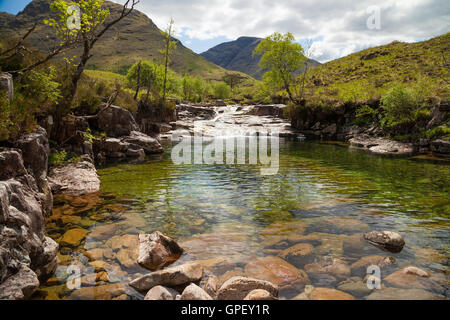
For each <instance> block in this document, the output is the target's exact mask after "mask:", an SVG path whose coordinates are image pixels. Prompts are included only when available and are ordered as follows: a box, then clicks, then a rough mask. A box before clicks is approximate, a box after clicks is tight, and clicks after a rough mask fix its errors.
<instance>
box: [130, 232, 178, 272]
mask: <svg viewBox="0 0 450 320" xmlns="http://www.w3.org/2000/svg"><path fill="white" fill-rule="evenodd" d="M182 253H183V249H182V248H181V247H180V246H179V245H178V244H177V243H176V242H175V241H174V240H173V239H172V238H170V237H167V236H165V235H164V234H162V233H161V232H159V231H156V232H154V233H152V234H140V235H139V257H138V263H139V264H140V265H141V266H142V267H144V268H147V269H149V270H152V271H154V270H158V269H160V268H163V267H165V266H167V265H169V264H171V263H173V262H174V261H176V260H177V259H178V258H179V257H180V256H181V254H182Z"/></svg>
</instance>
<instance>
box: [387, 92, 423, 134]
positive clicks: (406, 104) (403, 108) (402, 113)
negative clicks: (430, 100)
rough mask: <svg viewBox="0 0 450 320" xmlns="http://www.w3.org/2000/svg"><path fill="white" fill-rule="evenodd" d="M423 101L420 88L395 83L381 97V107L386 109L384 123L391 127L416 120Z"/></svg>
mask: <svg viewBox="0 0 450 320" xmlns="http://www.w3.org/2000/svg"><path fill="white" fill-rule="evenodd" d="M423 102H424V98H423V95H422V93H421V92H420V90H417V89H416V88H414V87H407V86H405V85H404V84H397V85H395V86H394V87H392V88H391V89H389V90H388V91H387V92H386V94H385V95H384V96H383V97H382V98H381V107H382V108H383V110H384V111H385V114H384V116H383V119H382V124H383V125H385V126H388V127H389V126H394V125H396V124H399V123H402V122H408V121H414V120H416V117H417V113H418V111H419V110H420V109H421V108H422V106H423Z"/></svg>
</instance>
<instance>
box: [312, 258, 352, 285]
mask: <svg viewBox="0 0 450 320" xmlns="http://www.w3.org/2000/svg"><path fill="white" fill-rule="evenodd" d="M305 271H306V272H307V273H308V274H329V275H332V276H333V277H335V278H336V279H340V280H344V279H346V278H348V277H350V266H349V265H348V264H347V263H346V262H345V261H343V260H341V259H338V258H333V257H330V256H326V257H323V258H322V259H321V260H319V261H317V262H314V263H311V264H307V265H306V266H305Z"/></svg>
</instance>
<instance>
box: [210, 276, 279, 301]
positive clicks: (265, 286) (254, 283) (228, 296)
mask: <svg viewBox="0 0 450 320" xmlns="http://www.w3.org/2000/svg"><path fill="white" fill-rule="evenodd" d="M257 289H262V290H265V291H267V292H269V294H270V295H271V296H274V297H278V286H276V285H274V284H272V283H270V282H269V281H264V280H257V279H252V278H246V277H232V278H231V279H228V280H227V281H225V283H224V284H223V285H222V286H221V287H220V289H219V294H218V296H217V297H218V299H219V300H242V299H244V298H245V297H246V296H247V295H248V294H249V293H250V292H252V291H254V290H257Z"/></svg>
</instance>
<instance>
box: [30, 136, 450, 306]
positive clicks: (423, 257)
mask: <svg viewBox="0 0 450 320" xmlns="http://www.w3.org/2000/svg"><path fill="white" fill-rule="evenodd" d="M259 173H260V170H259V168H258V167H257V166H249V165H245V166H239V165H235V166H233V165H214V166H208V165H182V166H176V165H174V164H172V162H171V160H170V148H169V147H167V152H166V154H165V156H164V157H163V158H158V159H153V160H152V159H149V160H148V161H147V162H146V163H143V164H118V165H111V166H107V167H105V168H102V169H100V170H99V174H100V176H101V181H102V194H101V195H91V196H89V197H84V198H70V197H59V199H58V200H57V203H56V206H55V210H54V214H53V216H52V217H50V218H49V219H48V233H49V235H50V236H51V237H52V238H54V239H55V240H57V241H58V242H59V243H60V245H61V248H60V253H59V260H60V264H59V267H58V270H57V273H56V276H55V277H54V278H51V279H49V280H48V281H47V283H46V284H44V285H43V286H42V288H41V291H39V292H38V294H36V298H42V297H45V296H47V299H57V298H70V299H77V298H83V299H94V298H97V299H100V298H104V299H110V298H115V299H130V298H135V299H140V298H142V296H141V295H140V294H138V293H136V292H134V291H132V290H131V289H130V288H129V287H127V286H126V285H124V283H126V282H128V281H129V280H130V279H134V278H135V277H137V276H138V275H140V274H144V273H146V272H147V271H146V270H143V269H141V268H140V267H139V266H137V265H136V254H137V253H136V250H135V249H136V246H137V238H136V235H137V234H139V233H150V232H153V231H155V230H160V231H161V232H163V233H165V234H167V235H170V236H172V237H174V238H175V239H176V240H177V241H179V242H180V243H181V244H182V245H183V246H184V247H185V248H186V249H187V254H186V255H184V256H183V257H182V258H181V259H180V261H178V262H177V263H183V262H185V261H191V260H202V261H203V262H204V264H205V265H206V266H208V267H209V268H210V269H211V270H212V272H213V273H215V274H216V275H218V276H221V275H222V274H223V273H225V272H227V271H228V274H240V273H245V270H246V268H245V267H246V264H247V263H248V262H250V261H254V260H255V259H256V258H258V257H264V256H273V255H279V254H280V252H281V251H282V249H285V248H284V247H282V246H279V245H278V244H279V243H280V241H281V242H283V243H285V244H286V243H287V244H289V243H293V244H295V243H296V242H297V243H298V242H299V241H300V240H299V239H300V238H299V237H303V238H302V239H307V240H304V242H308V243H310V244H312V245H313V247H314V250H313V256H312V260H311V261H309V262H313V261H321V259H323V258H324V257H325V256H333V257H337V258H340V259H341V260H343V261H344V263H346V264H348V265H349V266H350V265H351V264H352V263H354V262H356V261H358V260H359V259H360V258H362V257H364V256H367V255H374V254H375V255H392V254H387V253H385V252H382V251H380V250H378V249H376V248H372V247H371V246H369V245H366V244H364V243H363V244H362V246H363V247H362V248H359V249H358V250H353V249H355V248H354V246H353V247H352V246H351V245H349V243H354V242H355V239H359V235H360V234H361V233H363V232H366V231H368V230H392V231H397V232H399V233H401V234H402V235H403V236H404V237H405V240H406V243H407V245H406V246H405V248H404V250H403V251H402V252H401V253H400V254H396V255H392V256H394V257H395V259H396V262H395V267H394V270H392V271H395V270H397V269H398V268H400V267H403V266H406V265H411V264H412V265H416V266H418V267H422V268H424V269H426V270H429V271H432V272H433V274H435V275H437V276H438V278H440V279H444V282H445V278H446V277H447V275H446V274H447V273H448V258H449V230H450V200H449V199H450V198H449V193H450V167H449V166H448V165H447V164H433V163H430V162H423V161H415V160H411V159H397V158H384V157H376V156H373V155H369V154H367V153H364V152H360V151H352V150H348V149H346V148H342V147H340V146H337V145H325V144H319V143H309V142H308V143H303V142H282V143H281V145H280V169H279V173H278V175H274V176H261V175H260V174H259ZM337 218H340V219H337ZM302 241H303V240H302ZM356 242H358V241H356ZM73 263H75V265H77V266H79V269H80V270H81V277H82V281H81V283H82V287H83V288H82V289H80V290H77V291H75V292H72V291H71V290H69V289H68V288H67V286H66V285H65V283H66V278H67V276H68V272H67V266H68V265H70V264H73ZM302 268H303V266H302ZM392 271H391V272H392ZM309 275H310V280H311V282H312V284H313V285H315V286H327V287H333V288H337V287H339V288H341V287H340V286H342V281H344V280H346V279H340V278H339V277H338V279H335V280H336V281H325V280H324V277H325V276H322V277H318V276H317V274H309ZM352 276H354V274H353V271H352ZM358 276H360V277H361V280H362V278H363V276H364V275H358ZM330 277H331V278H333V275H331V276H330V275H328V278H330ZM348 277H350V276H348ZM325 278H326V277H325ZM328 278H326V279H328ZM335 278H336V277H335ZM222 279H224V278H222ZM347 280H348V279H347ZM94 288H95V289H94ZM444 288H445V285H444ZM444 290H445V289H444ZM299 293H301V292H297V294H299ZM369 293H370V292H369ZM369 293H367V294H369ZM358 298H364V296H359V297H358Z"/></svg>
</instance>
